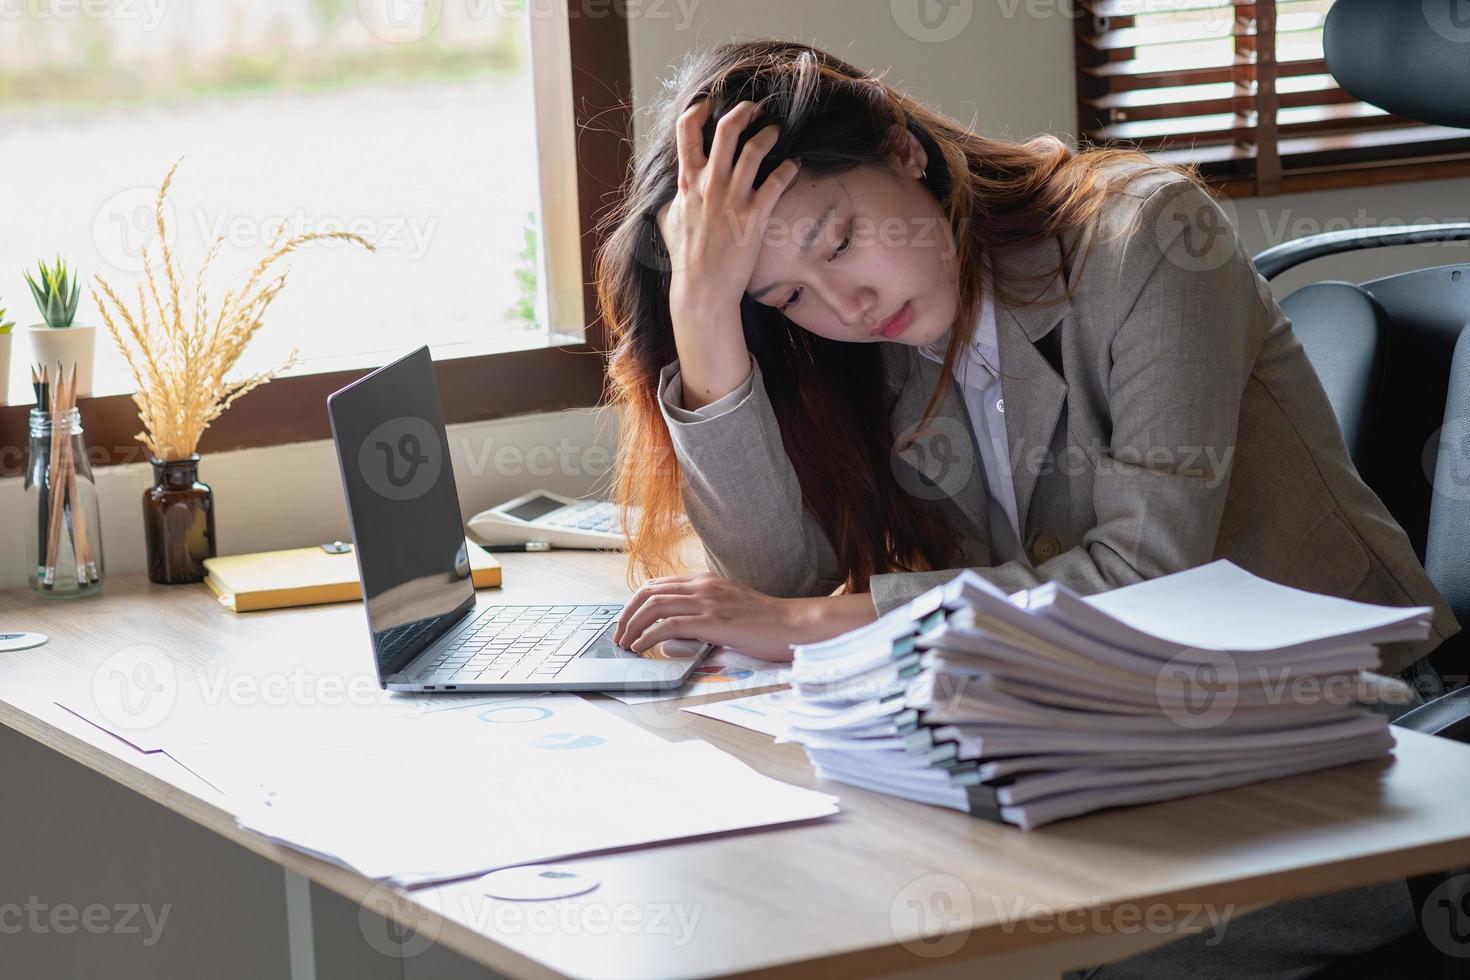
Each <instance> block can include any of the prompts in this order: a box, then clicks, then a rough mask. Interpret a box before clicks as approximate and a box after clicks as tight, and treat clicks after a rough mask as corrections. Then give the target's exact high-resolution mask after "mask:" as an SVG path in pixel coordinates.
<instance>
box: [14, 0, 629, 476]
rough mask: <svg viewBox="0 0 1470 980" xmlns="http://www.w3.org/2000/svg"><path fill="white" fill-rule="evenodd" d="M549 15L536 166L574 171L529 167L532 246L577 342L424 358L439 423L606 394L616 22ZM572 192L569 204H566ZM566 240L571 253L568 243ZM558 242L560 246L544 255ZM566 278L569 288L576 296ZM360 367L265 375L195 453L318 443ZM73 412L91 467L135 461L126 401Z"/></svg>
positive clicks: (23, 408)
mask: <svg viewBox="0 0 1470 980" xmlns="http://www.w3.org/2000/svg"><path fill="white" fill-rule="evenodd" d="M557 13H558V16H557V17H555V18H547V22H546V23H544V24H537V23H535V22H534V21H533V23H532V25H531V26H532V32H531V33H532V40H531V50H532V57H533V59H534V58H535V57H536V56H537V55H541V56H542V57H543V58H545V57H548V56H549V57H551V58H552V59H553V61H554V62H559V63H561V64H569V65H570V69H571V70H570V73H569V76H568V77H566V78H564V79H556V80H555V84H554V86H553V87H554V89H555V90H554V91H553V92H551V93H549V97H550V98H553V99H569V100H570V106H571V110H572V112H571V116H572V122H573V126H572V130H571V131H570V132H553V131H550V130H552V127H547V126H544V125H542V126H538V135H537V140H538V145H537V151H538V154H541V159H543V160H545V159H553V160H554V159H570V160H574V161H575V167H574V168H571V169H568V168H557V169H556V170H554V171H548V170H547V168H545V167H544V166H543V167H541V168H538V172H539V173H540V175H541V177H540V187H539V192H540V196H541V200H542V222H543V223H542V229H543V233H542V234H540V235H538V241H539V242H542V243H544V244H543V248H546V251H545V258H544V261H543V263H542V266H543V268H544V269H546V270H548V272H549V275H548V277H547V278H548V283H547V285H548V288H547V297H546V299H547V308H548V316H549V317H550V319H551V322H552V323H553V324H554V323H564V322H567V321H569V320H574V319H579V320H580V321H581V322H582V323H583V328H584V337H583V340H582V342H581V343H573V344H563V345H554V346H547V347H539V348H533V349H529V350H519V351H507V352H500V353H493V354H479V355H469V356H463V357H451V358H443V359H440V360H436V361H435V362H434V369H435V375H436V377H437V380H438V384H439V393H440V396H441V399H442V401H443V404H444V420H445V422H446V423H450V424H453V423H458V422H482V421H490V420H493V419H501V418H510V417H512V416H517V415H528V414H534V413H538V412H552V411H559V410H563V409H572V408H587V407H593V406H597V405H599V404H602V403H603V402H604V400H605V397H606V359H605V352H606V350H607V347H608V331H607V327H606V324H604V323H603V322H602V318H601V317H600V316H599V315H598V312H597V292H596V284H595V283H594V282H592V281H590V280H591V275H590V270H592V268H593V259H594V257H595V255H596V252H597V248H598V246H599V245H600V238H599V236H598V234H597V215H598V213H599V211H600V210H601V207H602V206H603V202H604V200H605V199H606V198H607V197H608V196H609V195H612V194H617V193H619V190H620V188H621V187H622V184H623V181H624V179H625V175H626V174H627V171H628V167H629V164H630V162H631V157H632V132H633V130H632V75H631V63H630V55H629V46H628V21H627V17H626V16H625V14H624V12H622V11H620V9H619V7H618V5H616V4H613V5H611V6H610V7H609V8H607V10H606V11H605V16H599V17H589V16H585V15H583V16H578V14H579V13H583V12H582V11H579V10H574V9H573V7H572V0H567V2H566V3H565V4H564V5H560V6H558V8H557ZM528 16H530V15H528ZM556 28H563V29H561V30H557V29H556ZM558 47H560V51H558ZM541 97H542V93H539V92H538V100H539V99H540V98H541ZM563 104H565V103H563ZM556 128H562V127H556ZM573 195H575V196H574V200H575V202H576V203H575V207H573V206H571V205H570V202H569V201H568V198H572V197H573ZM573 240H575V241H576V242H577V245H578V247H577V248H576V249H573V248H571V247H570V244H569V243H570V242H572V241H573ZM558 242H560V243H566V245H565V246H564V247H562V248H556V247H555V243H558ZM548 245H549V246H550V247H547V246H548ZM572 283H579V284H580V287H581V288H580V290H578V289H576V288H575V287H573V286H571V284H572ZM104 342H110V338H108V337H106V335H105V334H104V333H102V332H100V331H99V333H98V343H104ZM405 353H406V350H405ZM371 371H372V368H359V369H353V370H343V371H328V372H322V373H316V374H295V375H289V376H286V377H281V378H277V379H275V380H274V381H272V382H271V383H270V384H268V385H265V386H263V387H261V388H260V389H258V390H256V391H253V392H251V393H250V394H249V395H247V396H245V397H244V398H242V399H240V400H239V401H237V402H235V403H234V404H233V405H232V406H230V409H229V410H228V411H226V412H225V413H224V414H223V415H221V416H220V417H219V418H218V419H216V420H215V421H214V422H213V423H212V424H211V425H210V427H209V428H208V429H206V430H205V432H204V435H203V438H202V439H201V440H200V444H199V450H198V451H199V452H200V453H201V454H204V453H218V452H227V451H230V450H235V449H253V448H263V447H268V446H282V445H289V444H292V443H300V442H314V441H319V440H323V439H330V438H331V435H332V432H331V426H330V424H329V422H328V420H327V411H326V400H327V396H328V395H329V394H331V393H332V392H334V391H336V390H338V389H339V388H342V387H344V386H346V385H348V384H350V383H352V382H353V381H356V380H358V379H359V378H362V377H365V376H366V375H368V374H369V373H371ZM33 407H34V406H33V404H32V403H31V402H26V403H24V404H4V405H0V478H5V477H13V476H19V475H22V474H23V473H24V471H25V447H26V444H27V441H28V438H29V428H30V412H31V409H32V408H33ZM77 407H78V409H79V410H80V412H81V416H82V426H83V429H84V430H85V432H86V442H87V447H88V450H89V457H90V461H91V464H92V466H93V468H96V467H99V466H119V465H124V464H128V463H138V462H147V460H148V453H147V450H146V449H145V448H144V446H143V444H142V443H141V442H139V441H138V440H137V439H136V438H135V436H136V434H137V433H138V431H139V428H140V423H139V421H138V409H137V406H136V404H135V403H134V402H133V398H132V395H131V394H123V395H99V396H96V397H82V398H79V399H78V400H77Z"/></svg>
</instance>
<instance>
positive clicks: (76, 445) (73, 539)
mask: <svg viewBox="0 0 1470 980" xmlns="http://www.w3.org/2000/svg"><path fill="white" fill-rule="evenodd" d="M42 404H45V402H44V400H43V401H42ZM30 421H31V436H30V449H29V453H28V456H27V465H26V478H25V490H24V494H23V495H24V498H25V508H24V514H25V520H24V521H23V522H22V523H23V524H24V525H25V532H24V533H25V561H26V576H27V578H28V579H29V581H30V583H31V588H32V589H34V590H35V591H36V594H37V595H39V596H43V597H45V598H48V599H53V598H54V599H70V598H76V597H78V596H88V595H96V594H97V593H98V592H101V591H102V522H101V519H100V517H99V516H98V512H97V484H96V482H95V481H94V479H93V477H92V465H91V462H90V461H89V460H88V459H87V444H86V440H85V439H84V438H83V434H82V415H81V412H79V411H78V410H77V409H76V408H75V407H69V408H62V409H59V410H57V411H41V410H40V409H35V408H33V409H31V416H30Z"/></svg>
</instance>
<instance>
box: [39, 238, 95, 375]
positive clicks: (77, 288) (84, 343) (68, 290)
mask: <svg viewBox="0 0 1470 980" xmlns="http://www.w3.org/2000/svg"><path fill="white" fill-rule="evenodd" d="M37 264H38V265H39V266H40V278H39V281H38V280H37V279H34V278H32V277H31V274H30V273H29V272H27V273H26V274H25V276H26V283H27V285H29V286H30V287H31V295H32V296H34V297H35V298H36V306H37V307H38V308H39V309H40V310H41V319H42V320H43V321H44V322H42V323H38V324H36V325H34V326H32V327H30V328H29V333H30V338H31V352H32V353H33V354H34V355H35V357H34V358H33V360H36V361H39V362H40V363H42V364H45V365H46V366H47V367H48V368H50V369H51V370H52V371H55V370H57V366H56V364H57V362H58V361H60V362H61V364H62V365H64V366H66V367H68V368H69V367H70V366H71V365H73V364H75V365H76V367H77V390H76V393H77V394H78V395H86V394H90V393H91V391H92V356H93V351H94V349H95V343H96V336H97V328H96V327H91V326H81V327H79V326H75V325H73V323H72V320H73V319H74V318H75V317H76V315H77V300H78V298H79V297H80V296H81V283H80V282H79V281H77V280H75V279H74V278H73V277H72V273H71V270H70V269H68V268H67V266H66V263H65V262H64V261H62V259H61V258H60V257H58V258H57V259H56V264H55V265H53V266H50V267H48V266H47V265H46V263H45V262H44V261H41V262H38V263H37Z"/></svg>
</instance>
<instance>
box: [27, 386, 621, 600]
mask: <svg viewBox="0 0 1470 980" xmlns="http://www.w3.org/2000/svg"><path fill="white" fill-rule="evenodd" d="M247 397H249V396H247ZM611 418H612V416H611V415H610V414H608V413H604V412H599V411H596V410H592V409H584V410H578V411H568V412H548V413H540V414H535V415H524V416H519V417H517V418H512V419H501V420H498V421H494V422H475V423H466V424H461V425H451V426H449V443H450V452H451V457H452V459H453V462H454V473H455V482H456V485H457V486H458V489H459V500H460V510H461V512H462V513H463V514H464V516H465V517H469V516H470V515H472V514H475V513H477V512H479V511H481V510H484V509H485V508H487V507H493V506H494V505H496V504H499V503H503V502H504V501H506V500H509V499H510V498H512V497H515V496H517V495H519V494H522V493H525V492H527V491H528V490H532V489H535V488H542V489H547V490H552V491H555V492H558V493H564V494H568V495H570V496H578V495H583V494H588V493H592V492H598V491H604V492H605V488H606V485H607V479H608V474H609V467H610V464H611V461H612V450H613V442H614V439H615V437H616V429H615V427H614V426H612V425H609V424H608V420H609V419H611ZM199 472H200V479H201V480H203V481H204V482H205V483H208V484H209V485H210V487H212V488H213V490H214V497H215V507H216V533H217V535H218V539H219V552H220V554H225V555H228V554H238V553H240V552H245V551H266V550H272V549H276V548H295V547H301V546H303V545H309V544H319V543H322V542H327V541H332V540H334V539H337V538H342V539H344V540H350V539H351V534H350V532H349V531H348V529H347V510H346V507H345V505H344V503H343V498H342V478H341V476H340V474H339V471H338V467H337V456H336V452H335V450H334V448H333V445H332V443H331V442H330V441H323V442H310V443H300V444H297V445H292V446H279V447H275V448H270V449H246V450H240V451H238V452H229V453H213V454H209V455H206V456H205V457H204V458H203V459H202V460H201V461H200V470H199ZM152 481H153V476H152V468H151V467H149V466H148V465H146V464H141V463H138V464H128V465H124V466H109V467H104V468H102V469H99V470H98V471H97V492H98V498H99V501H100V507H101V522H102V553H103V557H104V560H105V561H106V566H107V571H108V572H119V571H133V570H137V569H142V568H144V567H146V561H147V559H146V556H145V553H144V544H143V517H142V502H141V498H142V495H143V491H144V489H145V488H146V487H147V486H149V485H150V484H151V483H152ZM22 496H23V493H22V481H21V480H19V479H11V480H0V514H7V515H18V514H20V513H22V507H24V502H23V500H22ZM22 526H23V525H22V524H21V522H20V521H18V520H4V521H0V555H3V556H5V559H6V560H5V561H4V563H3V568H0V588H16V587H20V586H24V585H25V584H26V578H25V567H24V562H23V560H22V557H21V556H22V554H23V551H24V549H23V547H22V537H21V529H22ZM5 625H7V626H12V625H23V624H5Z"/></svg>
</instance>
